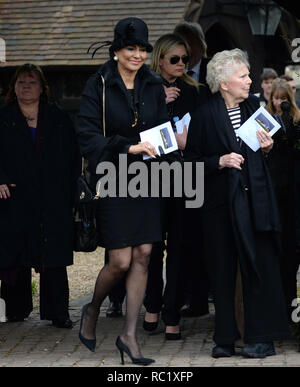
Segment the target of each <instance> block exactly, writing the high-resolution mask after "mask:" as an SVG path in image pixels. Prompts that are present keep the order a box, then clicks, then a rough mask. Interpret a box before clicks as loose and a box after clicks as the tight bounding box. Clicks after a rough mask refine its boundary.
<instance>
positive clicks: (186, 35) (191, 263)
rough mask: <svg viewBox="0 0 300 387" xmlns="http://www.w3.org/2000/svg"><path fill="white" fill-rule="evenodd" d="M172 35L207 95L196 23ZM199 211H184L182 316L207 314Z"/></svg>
mask: <svg viewBox="0 0 300 387" xmlns="http://www.w3.org/2000/svg"><path fill="white" fill-rule="evenodd" d="M174 33H175V34H177V35H179V36H181V37H182V38H183V39H184V40H185V41H186V42H187V43H188V45H189V47H190V54H189V63H188V66H187V68H186V71H187V74H188V75H190V76H191V77H192V78H193V79H194V80H196V81H197V82H200V83H201V84H203V85H206V86H207V89H206V91H207V94H208V95H209V94H210V90H209V87H208V85H207V82H206V73H207V64H208V63H209V61H210V58H208V57H207V44H206V41H205V35H204V32H203V30H202V28H201V26H200V24H199V23H194V22H187V21H183V22H180V23H178V24H177V25H176V26H175V29H174ZM200 213H201V209H193V210H191V209H186V210H185V217H186V220H185V227H186V228H185V237H184V242H185V256H186V257H188V258H187V259H188V264H187V265H185V267H184V271H185V285H184V289H185V290H184V293H185V296H184V304H185V306H184V307H183V308H182V310H181V315H182V317H194V316H202V315H205V314H207V313H208V309H209V308H208V301H209V302H212V301H213V297H212V294H211V292H210V291H209V281H208V274H207V270H206V268H205V265H204V262H203V259H202V254H201V249H199V236H198V233H197V230H198V227H199V217H200Z"/></svg>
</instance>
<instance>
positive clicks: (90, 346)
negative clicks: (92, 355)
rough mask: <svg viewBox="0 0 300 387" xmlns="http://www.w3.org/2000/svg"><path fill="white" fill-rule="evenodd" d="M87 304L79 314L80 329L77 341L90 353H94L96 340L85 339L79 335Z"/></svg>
mask: <svg viewBox="0 0 300 387" xmlns="http://www.w3.org/2000/svg"><path fill="white" fill-rule="evenodd" d="M88 306H89V304H86V305H84V307H83V308H82V313H81V320H80V328H79V339H80V341H81V342H82V344H84V345H85V346H86V347H87V348H88V349H89V350H90V351H91V352H95V348H96V338H95V339H86V338H85V337H84V336H82V334H81V328H82V321H83V318H84V315H85V312H86V310H87V308H88Z"/></svg>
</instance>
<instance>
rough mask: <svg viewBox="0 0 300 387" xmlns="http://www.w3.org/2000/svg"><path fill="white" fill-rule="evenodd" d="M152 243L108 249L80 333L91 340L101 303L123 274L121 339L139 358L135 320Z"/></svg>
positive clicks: (145, 280) (141, 299)
mask: <svg viewBox="0 0 300 387" xmlns="http://www.w3.org/2000/svg"><path fill="white" fill-rule="evenodd" d="M151 248H152V245H150V244H144V245H140V246H136V247H126V248H123V249H115V250H110V251H109V262H108V264H107V265H105V266H104V267H103V268H102V269H101V271H100V273H99V275H98V278H97V280H96V284H95V289H94V294H93V298H92V301H91V303H90V305H89V307H88V308H87V311H86V313H85V316H84V320H83V324H82V330H81V333H82V335H83V336H84V337H85V338H87V339H94V338H95V335H96V323H97V319H98V316H99V312H100V307H101V305H102V302H103V301H104V299H105V298H106V296H107V295H108V293H109V292H110V290H111V289H112V288H113V286H114V285H115V284H116V283H117V282H118V281H119V280H120V279H121V278H122V277H123V276H124V275H125V274H126V273H127V275H126V318H125V324H124V328H123V332H122V333H121V335H120V336H121V339H122V341H123V342H124V344H126V345H127V346H128V347H129V348H130V351H131V354H132V356H133V357H141V353H140V350H139V347H138V344H137V341H136V323H137V319H138V315H139V312H140V309H141V306H142V302H143V299H144V295H145V289H146V284H147V274H148V271H147V270H148V263H149V257H150V254H151Z"/></svg>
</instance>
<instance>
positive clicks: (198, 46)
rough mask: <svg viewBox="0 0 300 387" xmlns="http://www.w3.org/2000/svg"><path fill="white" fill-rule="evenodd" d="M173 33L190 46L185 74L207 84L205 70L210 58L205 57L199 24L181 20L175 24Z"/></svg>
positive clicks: (203, 40) (203, 37)
mask: <svg viewBox="0 0 300 387" xmlns="http://www.w3.org/2000/svg"><path fill="white" fill-rule="evenodd" d="M173 33H174V34H176V35H179V36H181V37H182V38H183V39H184V40H185V41H186V42H187V43H188V45H189V46H190V58H189V59H190V60H189V63H188V66H187V69H186V71H187V74H188V75H189V76H190V77H192V78H193V79H195V80H196V81H197V82H200V83H202V84H204V85H207V83H206V71H207V64H208V62H209V60H210V58H207V53H206V51H207V44H206V41H205V36H204V33H203V30H202V28H201V26H200V24H199V23H194V22H187V21H183V22H180V23H178V24H177V25H176V26H175V28H174V31H173Z"/></svg>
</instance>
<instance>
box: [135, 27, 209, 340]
mask: <svg viewBox="0 0 300 387" xmlns="http://www.w3.org/2000/svg"><path fill="white" fill-rule="evenodd" d="M188 61H189V47H188V45H187V43H186V42H185V40H183V39H182V38H181V37H180V36H179V35H176V34H166V35H162V36H161V37H160V38H159V39H158V40H157V41H156V43H155V45H154V49H153V53H152V58H151V68H152V70H154V71H156V72H157V73H158V74H159V75H160V76H161V78H162V80H163V84H164V89H165V93H166V103H167V106H168V112H169V119H170V121H171V122H173V124H174V117H178V118H179V119H181V118H182V117H183V116H184V115H185V114H186V113H188V112H189V113H190V114H192V113H193V111H194V110H195V109H196V108H197V107H198V106H199V105H200V104H201V103H203V102H204V101H205V100H206V96H207V94H206V87H205V86H203V85H199V83H198V82H196V81H195V80H193V79H192V78H191V77H189V76H188V75H187V74H186V73H185V71H184V70H185V67H186V65H187V64H188ZM174 127H175V125H174ZM175 136H176V139H177V142H178V146H179V149H180V150H184V148H185V143H186V136H187V130H186V128H185V129H184V131H183V133H182V134H179V133H177V132H175ZM178 156H179V160H181V161H182V160H183V159H182V157H181V156H180V154H179V153H178ZM164 205H165V214H164V215H165V223H166V229H165V231H166V234H167V257H166V286H165V290H164V292H163V282H164V281H163V278H162V268H163V255H164V243H163V242H161V243H158V244H154V246H153V251H152V254H151V260H150V265H149V277H148V283H147V288H146V296H145V300H144V305H145V307H146V315H145V320H144V325H143V326H144V329H145V330H147V331H153V330H155V329H156V327H157V325H158V316H159V313H160V311H162V319H163V321H164V323H165V325H166V331H165V337H166V339H167V340H178V339H180V338H181V333H180V327H179V321H180V308H181V306H182V304H183V291H182V288H183V283H184V282H183V281H184V276H183V268H184V266H185V265H188V262H186V261H185V262H184V257H185V251H184V244H183V243H184V240H183V232H184V228H185V227H186V225H185V219H184V201H183V198H176V197H171V198H165V199H164Z"/></svg>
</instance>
